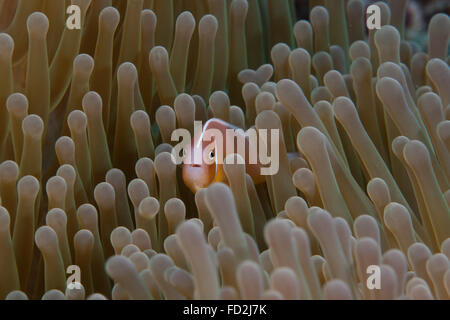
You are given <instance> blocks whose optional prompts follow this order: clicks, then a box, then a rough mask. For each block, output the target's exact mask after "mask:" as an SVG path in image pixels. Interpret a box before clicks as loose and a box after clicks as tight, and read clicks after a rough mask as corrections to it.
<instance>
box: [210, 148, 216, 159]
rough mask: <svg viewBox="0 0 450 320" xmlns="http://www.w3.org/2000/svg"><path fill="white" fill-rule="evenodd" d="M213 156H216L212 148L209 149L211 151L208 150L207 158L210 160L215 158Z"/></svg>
mask: <svg viewBox="0 0 450 320" xmlns="http://www.w3.org/2000/svg"><path fill="white" fill-rule="evenodd" d="M215 156H216V154H215V153H214V150H211V151H210V152H209V158H210V159H211V160H213V159H214V158H215Z"/></svg>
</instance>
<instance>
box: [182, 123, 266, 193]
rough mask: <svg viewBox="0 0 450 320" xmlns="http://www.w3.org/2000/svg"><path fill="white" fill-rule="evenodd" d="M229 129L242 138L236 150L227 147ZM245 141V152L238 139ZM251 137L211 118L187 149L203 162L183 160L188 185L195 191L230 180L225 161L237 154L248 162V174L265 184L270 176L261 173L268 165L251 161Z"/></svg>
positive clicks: (257, 182)
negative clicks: (224, 166)
mask: <svg viewBox="0 0 450 320" xmlns="http://www.w3.org/2000/svg"><path fill="white" fill-rule="evenodd" d="M227 130H233V131H234V134H235V135H236V136H237V137H238V138H234V139H235V148H234V151H233V150H227V148H226V144H227V141H226V139H227V137H228V138H229V136H227ZM211 132H214V133H215V134H214V136H208V137H206V136H205V133H206V135H208V133H211ZM240 139H242V140H241V141H245V152H244V153H245V154H242V153H243V152H242V151H243V150H242V148H241V150H239V148H238V147H237V145H238V143H236V141H239V140H240ZM249 144H250V142H249V137H248V136H247V135H246V134H245V133H244V131H243V130H241V129H239V128H237V127H235V126H233V125H231V124H229V123H227V122H225V121H223V120H220V119H217V118H213V119H210V120H208V121H207V122H206V123H205V124H204V126H203V128H202V130H201V132H197V133H195V134H194V137H193V138H192V142H191V143H190V145H189V146H188V147H187V148H186V150H184V154H185V155H189V156H190V159H194V157H196V156H197V159H200V161H195V162H194V161H188V162H184V163H183V167H182V176H183V181H184V183H185V184H186V186H187V187H188V188H189V189H190V190H191V191H192V192H194V193H196V192H197V191H198V190H200V189H203V188H207V187H208V186H209V185H211V184H213V183H216V182H226V180H227V179H226V175H225V172H224V170H223V163H224V160H225V158H226V157H227V156H228V154H230V153H231V154H233V153H237V154H239V155H241V156H242V159H244V161H245V169H246V173H247V174H248V175H250V177H251V178H252V179H253V182H254V183H255V184H259V183H263V182H265V181H266V177H265V176H264V175H261V168H262V167H264V166H263V165H261V163H260V162H259V159H258V161H256V163H253V162H254V161H253V162H252V163H250V161H249V151H250V145H249Z"/></svg>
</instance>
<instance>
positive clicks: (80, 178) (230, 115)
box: [0, 0, 450, 299]
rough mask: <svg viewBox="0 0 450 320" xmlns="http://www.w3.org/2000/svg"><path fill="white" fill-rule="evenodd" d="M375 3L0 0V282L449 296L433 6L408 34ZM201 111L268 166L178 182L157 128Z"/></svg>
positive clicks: (54, 294)
mask: <svg viewBox="0 0 450 320" xmlns="http://www.w3.org/2000/svg"><path fill="white" fill-rule="evenodd" d="M70 4H72V5H77V6H79V8H80V9H81V26H82V27H81V29H79V30H77V29H74V30H71V29H68V28H67V27H66V19H67V15H66V8H67V7H68V6H69V5H70ZM376 4H377V5H378V6H379V8H380V10H381V20H382V21H381V23H382V27H381V29H379V30H376V29H375V30H370V31H369V32H368V34H367V33H366V32H365V14H364V12H365V7H364V3H363V1H362V0H350V1H344V0H313V1H310V7H311V11H310V18H309V20H308V21H306V20H300V21H298V22H295V19H296V18H295V9H294V1H292V0H266V1H259V0H232V1H231V0H195V1H191V0H128V1H122V0H92V1H91V0H71V1H67V0H4V1H0V75H1V76H0V160H1V161H2V162H1V164H0V198H1V207H0V261H1V263H0V264H1V268H0V299H5V298H6V299H28V298H29V299H41V298H42V299H449V298H450V262H449V261H450V209H449V206H450V185H449V180H450V69H449V66H448V56H447V53H448V42H449V37H450V20H449V17H448V16H447V15H445V14H437V15H435V16H434V17H433V19H432V20H431V22H430V24H429V27H428V49H427V51H426V52H423V51H422V49H421V48H420V47H419V46H418V45H417V44H415V43H414V42H411V41H408V40H407V39H405V27H404V25H405V19H404V17H405V10H406V7H407V5H408V1H407V0H395V1H394V0H388V1H387V3H386V2H378V3H376ZM213 117H214V118H219V119H222V120H224V121H226V122H229V123H231V124H233V125H235V126H237V127H240V128H243V129H248V128H251V127H255V128H256V129H257V130H261V129H278V130H280V132H282V134H281V135H280V137H279V141H278V143H279V150H280V154H279V159H280V169H279V171H278V173H277V174H276V175H273V176H267V177H266V181H265V183H262V184H255V183H254V182H253V180H252V179H251V178H250V176H249V175H248V174H246V172H245V165H244V164H225V165H224V172H225V175H226V177H225V178H226V179H225V181H224V182H226V183H215V184H212V185H210V186H209V187H208V188H206V189H201V190H200V191H198V192H196V193H195V194H193V193H192V192H191V191H190V190H189V189H188V188H187V187H186V186H185V184H184V182H183V180H182V175H181V167H180V166H177V165H175V164H174V163H173V161H171V160H172V157H171V150H172V148H173V146H174V142H173V141H172V139H171V134H172V132H173V131H174V130H175V129H177V128H185V129H188V130H189V131H190V132H192V130H193V124H194V121H195V120H199V121H203V122H205V121H206V120H208V119H210V118H213ZM290 152H298V156H296V157H295V158H290V157H288V153H290ZM73 265H75V266H78V267H79V268H80V270H81V279H80V287H79V288H78V287H77V286H68V285H67V279H68V277H69V275H70V273H69V274H68V273H67V268H68V267H70V266H73ZM374 266H375V267H377V268H378V270H379V279H380V286H376V287H375V288H373V287H372V286H371V285H369V284H368V282H369V283H370V281H371V279H369V278H370V277H371V276H372V273H371V272H370V270H374V269H373V267H374ZM69 269H70V268H69ZM368 280H369V281H368Z"/></svg>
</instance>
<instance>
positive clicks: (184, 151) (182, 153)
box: [178, 148, 187, 158]
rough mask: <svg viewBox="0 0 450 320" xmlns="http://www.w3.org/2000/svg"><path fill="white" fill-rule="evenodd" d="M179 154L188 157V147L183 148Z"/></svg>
mask: <svg viewBox="0 0 450 320" xmlns="http://www.w3.org/2000/svg"><path fill="white" fill-rule="evenodd" d="M178 155H179V156H180V157H182V158H184V157H186V155H187V151H186V148H183V149H181V150H180V152H179V154H178Z"/></svg>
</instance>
